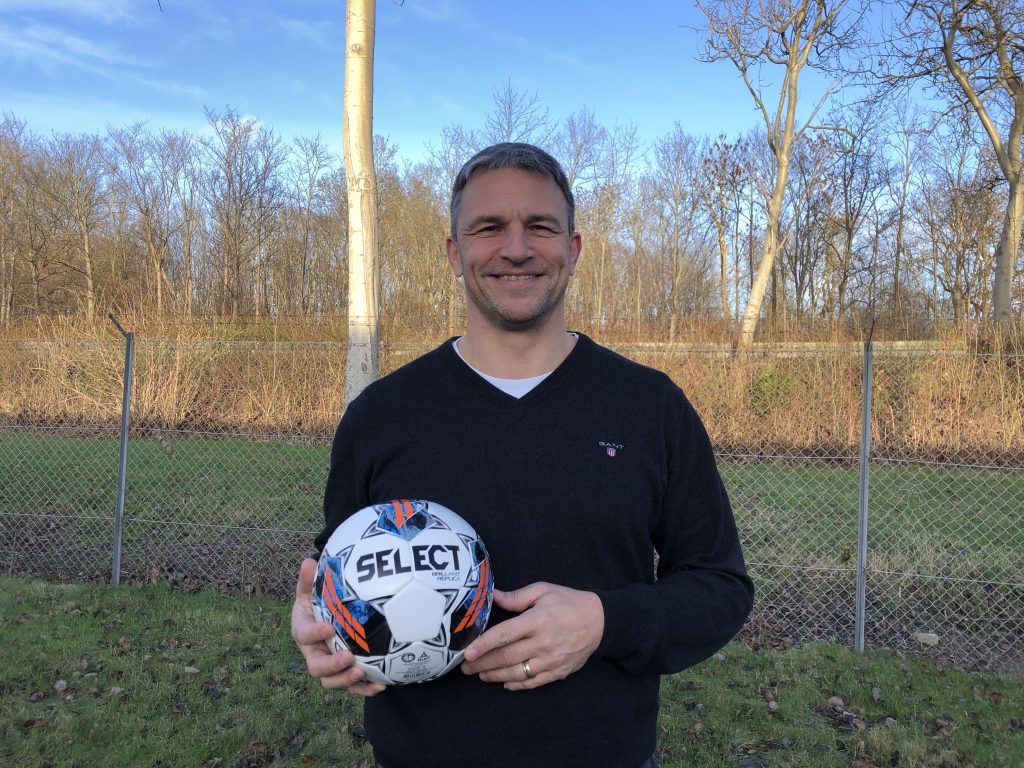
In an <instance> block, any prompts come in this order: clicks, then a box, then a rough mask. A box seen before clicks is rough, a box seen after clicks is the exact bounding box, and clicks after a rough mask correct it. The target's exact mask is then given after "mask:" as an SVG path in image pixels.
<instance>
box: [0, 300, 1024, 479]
mask: <svg viewBox="0 0 1024 768" xmlns="http://www.w3.org/2000/svg"><path fill="white" fill-rule="evenodd" d="M121 322H122V324H123V325H124V326H125V327H126V328H129V329H131V330H133V331H134V332H135V334H136V352H135V367H134V391H133V409H132V414H133V415H132V419H133V423H134V424H136V425H151V426H155V427H161V428H166V429H191V430H211V431H220V432H223V431H228V432H238V433H244V434H264V433H265V434H276V435H304V434H308V435H317V436H321V435H327V436H329V435H330V434H331V432H332V431H333V429H334V426H335V425H336V424H337V420H338V417H339V416H340V413H341V410H342V403H343V401H344V372H345V346H344V328H343V326H342V320H340V319H333V320H330V319H327V320H324V319H321V320H319V321H317V322H313V321H308V322H296V323H292V324H290V325H287V324H284V323H281V322H274V321H269V320H265V321H262V325H260V324H258V323H253V322H251V321H245V322H242V321H238V322H236V321H226V320H218V321H217V323H214V324H211V323H209V322H206V323H205V324H204V323H201V322H199V321H194V322H192V323H181V322H177V321H171V320H168V319H163V320H161V319H160V318H157V319H152V318H127V319H125V318H122V319H121ZM257 326H259V327H257ZM140 329H141V330H140ZM36 332H37V333H40V334H41V333H45V334H46V335H45V337H44V338H37V339H18V338H14V339H8V340H6V341H0V380H3V381H5V382H7V386H5V387H3V388H0V418H2V419H4V420H6V421H14V422H18V423H30V424H40V425H48V424H53V423H63V422H76V423H88V424H98V425H99V424H102V425H111V424H116V423H117V422H118V419H119V418H120V407H121V406H120V404H121V392H122V375H123V367H124V341H123V339H122V338H121V337H120V334H119V333H118V332H117V331H116V329H114V327H113V325H112V324H111V323H110V322H109V321H106V322H102V321H93V322H92V323H86V322H85V321H83V320H81V319H78V320H68V319H59V318H58V319H51V320H49V321H48V325H47V326H46V327H45V328H43V327H41V326H38V327H37V328H36ZM251 336H263V337H264V338H262V339H257V338H250V337H251ZM267 336H270V337H271V338H269V339H268V338H266V337H267ZM310 337H316V339H317V340H315V341H314V340H310ZM325 339H331V340H330V341H325ZM383 339H384V341H383V344H382V350H381V370H382V372H384V373H386V372H388V371H391V370H394V369H395V368H397V367H399V366H400V365H402V364H404V363H405V362H407V361H408V360H410V359H412V358H414V357H416V356H417V355H419V354H422V353H423V352H425V351H427V350H428V349H430V348H431V347H433V346H434V345H435V344H437V343H439V341H440V336H436V335H434V336H431V333H430V331H429V329H423V330H422V332H421V335H420V336H419V337H416V336H415V335H412V334H410V335H408V336H406V337H403V338H402V339H396V338H394V334H393V333H388V332H385V333H383ZM947 343H949V340H947ZM613 346H614V347H615V348H616V349H617V350H618V351H620V352H622V353H623V354H625V355H626V356H628V357H631V358H633V359H635V360H638V361H639V362H641V363H644V364H647V365H651V366H653V367H655V368H659V369H661V370H664V371H666V372H667V373H668V374H669V375H670V376H671V377H672V378H673V379H674V380H675V381H677V382H678V383H679V384H680V385H681V386H682V387H683V389H684V390H685V391H686V393H687V395H688V396H689V398H690V400H691V401H692V402H693V403H694V406H695V407H696V408H697V410H698V412H699V413H700V414H701V417H702V418H703V419H704V422H705V424H706V426H707V428H708V432H709V433H710V434H711V437H712V439H713V441H714V442H715V444H716V445H717V446H718V447H719V450H720V451H721V452H722V453H724V454H733V455H736V456H739V457H744V458H746V457H751V458H757V457H772V458H786V457H801V458H805V457H813V458H818V459H823V460H829V461H850V460H854V459H856V457H857V453H858V446H859V441H860V423H861V399H862V391H861V380H862V376H863V355H862V350H861V347H860V345H858V344H839V343H836V344H831V345H818V344H814V345H802V346H801V345H795V344H794V345H789V346H787V347H784V348H782V347H780V348H773V347H763V348H759V349H755V350H745V351H733V350H731V349H730V348H729V347H728V346H724V345H722V346H708V345H704V346H698V345H696V344H683V343H677V344H671V345H670V344H666V343H658V342H621V343H613ZM958 346H959V347H960V350H961V351H955V350H954V351H948V350H945V349H937V348H935V347H932V348H919V349H907V348H905V347H886V346H884V345H878V344H876V354H875V374H874V383H875V387H874V391H873V401H874V419H873V427H872V430H873V431H872V443H873V446H872V447H873V451H874V452H875V454H876V455H880V456H882V457H892V458H900V457H914V458H922V457H933V458H941V459H945V460H948V459H951V458H955V459H958V460H963V461H965V462H968V463H977V462H979V461H982V462H984V463H999V464H1006V463H1009V462H1011V461H1017V460H1019V459H1020V457H1022V456H1024V358H1022V357H1020V356H1014V355H991V354H980V353H977V352H974V353H972V352H966V351H962V350H963V349H964V347H965V346H966V345H964V344H959V345H958Z"/></svg>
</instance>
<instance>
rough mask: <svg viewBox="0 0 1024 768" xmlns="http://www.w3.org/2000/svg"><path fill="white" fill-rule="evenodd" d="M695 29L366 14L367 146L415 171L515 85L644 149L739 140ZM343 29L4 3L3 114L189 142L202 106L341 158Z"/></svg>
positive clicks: (530, 16) (321, 2)
mask: <svg viewBox="0 0 1024 768" xmlns="http://www.w3.org/2000/svg"><path fill="white" fill-rule="evenodd" d="M161 6H162V10H161ZM627 6H629V7H631V8H632V12H631V13H623V9H624V8H626V7H627ZM701 20H702V16H701V15H700V13H699V11H698V10H697V9H696V6H694V5H693V4H692V3H691V2H688V1H687V0H676V1H673V0H638V2H636V3H632V4H626V3H622V2H621V1H619V2H610V1H606V0H595V1H591V2H583V0H573V1H571V2H559V1H558V0H504V2H502V1H500V0H405V2H404V3H403V4H401V5H399V4H397V3H395V2H393V0H378V4H377V38H376V41H377V42H376V68H375V108H374V109H375V112H374V131H375V132H376V133H380V134H384V135H386V136H388V137H389V138H390V139H391V141H392V142H393V143H395V144H397V145H398V147H399V149H400V154H401V155H402V156H403V157H405V158H408V159H413V160H415V159H418V158H420V157H422V156H423V155H424V153H425V147H426V145H427V142H430V141H432V142H434V143H435V144H436V143H437V142H438V137H439V136H440V131H441V129H442V128H443V127H444V126H445V125H449V124H453V123H456V124H461V125H464V126H465V127H467V128H476V127H479V126H481V125H482V123H483V120H484V116H485V114H486V113H487V112H488V110H489V109H490V107H491V105H492V103H493V97H492V94H493V92H494V91H495V90H496V89H500V88H503V87H504V85H505V83H506V82H511V84H512V86H513V88H515V89H516V90H519V91H526V92H529V93H536V95H537V97H538V99H539V101H540V102H541V103H542V104H543V106H544V107H546V108H547V109H548V111H549V114H550V117H551V118H552V119H554V120H560V119H562V118H564V117H566V116H567V115H569V114H570V113H573V112H576V111H578V110H580V109H582V108H584V107H586V108H588V109H591V110H593V112H594V115H595V117H596V119H597V121H598V122H599V123H601V124H602V125H605V126H612V125H614V124H616V123H634V124H635V125H636V126H637V129H638V133H639V135H640V137H641V138H642V139H643V140H645V141H651V140H653V139H655V138H656V137H658V136H661V135H664V134H665V133H667V132H668V131H670V130H671V129H672V127H673V124H674V123H675V122H677V121H678V122H679V123H680V124H681V125H682V127H683V129H684V130H686V131H688V132H691V133H697V134H718V133H723V132H724V133H726V134H729V135H734V134H736V133H739V132H745V131H746V130H747V129H749V128H751V127H753V126H754V125H755V124H756V121H757V120H758V116H757V115H756V114H755V113H754V112H753V106H752V102H751V100H750V97H749V95H748V94H747V93H746V91H745V89H744V88H743V85H742V82H741V81H740V80H739V78H738V76H737V75H736V73H735V70H733V69H732V67H731V66H730V65H728V64H724V63H719V64H705V63H700V62H698V61H696V56H697V54H698V37H697V34H696V32H695V31H694V29H693V27H696V26H699V24H700V23H701ZM344 31H345V17H344V2H343V0H159V2H158V0H0V72H2V73H3V74H2V75H0V112H3V113H7V114H13V115H14V116H16V117H19V118H21V119H23V120H25V121H26V123H27V124H28V128H29V129H30V130H31V131H33V132H34V133H36V134H38V135H42V136H48V135H49V134H50V133H51V132H89V133H102V132H104V131H105V129H106V126H107V125H108V124H109V125H113V126H115V127H123V126H126V125H129V124H130V123H133V122H136V121H140V120H144V121H148V122H149V124H150V126H151V127H153V128H155V129H160V128H168V129H175V130H180V129H189V130H192V131H196V132H203V131H204V130H205V117H204V115H203V108H204V106H207V107H211V108H213V109H216V110H218V111H221V110H223V109H224V108H225V107H226V106H228V105H230V106H231V107H233V108H234V109H236V110H237V111H238V112H239V114H241V115H245V116H253V117H256V118H258V119H259V120H261V121H263V122H264V123H265V124H267V125H269V126H270V127H272V128H274V129H275V130H277V131H278V132H279V133H280V134H282V135H283V136H284V137H285V138H290V137H292V136H296V135H304V136H313V135H316V134H320V135H321V136H322V137H323V138H324V140H325V141H326V142H328V143H329V144H330V145H331V146H332V147H335V148H337V147H340V137H341V96H342V75H343V67H342V64H343V56H344Z"/></svg>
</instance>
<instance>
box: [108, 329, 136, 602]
mask: <svg viewBox="0 0 1024 768" xmlns="http://www.w3.org/2000/svg"><path fill="white" fill-rule="evenodd" d="M108 317H109V318H110V320H111V322H112V323H113V324H114V325H115V326H116V327H117V330H118V331H120V332H121V335H122V336H124V338H125V347H124V392H123V393H122V395H121V451H120V455H119V457H118V464H117V510H116V512H115V513H114V558H113V562H112V563H111V566H110V583H111V585H113V586H115V587H116V586H117V585H118V584H120V583H121V524H122V522H123V520H124V487H125V479H126V476H127V474H128V418H129V415H130V413H131V398H132V358H133V357H134V354H135V334H134V333H128V332H127V331H125V329H124V328H122V327H121V324H120V323H119V322H117V318H116V317H114V315H113V314H112V313H111V314H108Z"/></svg>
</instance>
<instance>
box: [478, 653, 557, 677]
mask: <svg viewBox="0 0 1024 768" xmlns="http://www.w3.org/2000/svg"><path fill="white" fill-rule="evenodd" d="M515 658H516V659H517V661H514V662H511V663H508V664H504V665H502V666H500V667H489V668H487V669H484V670H482V671H480V672H479V673H478V674H479V677H480V679H481V680H483V681H484V682H485V683H529V682H531V681H532V680H536V679H537V677H539V676H540V675H541V674H543V671H544V670H543V669H542V667H543V664H542V663H541V662H540V660H539V659H538V658H537V657H535V656H534V657H527V656H526V655H524V654H518V655H516V657H515ZM524 661H528V662H529V663H530V674H529V675H527V674H526V667H525V666H524V664H523V662H524ZM539 667H540V668H539Z"/></svg>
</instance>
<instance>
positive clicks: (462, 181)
mask: <svg viewBox="0 0 1024 768" xmlns="http://www.w3.org/2000/svg"><path fill="white" fill-rule="evenodd" d="M502 168H514V169H516V170H519V171H527V172H528V173H536V174H538V175H539V176H547V177H548V178H550V179H551V180H552V181H554V182H555V184H557V185H558V188H559V189H560V190H561V191H562V194H563V195H564V196H565V203H566V206H567V207H568V209H569V233H570V234H572V233H573V232H575V231H576V228H575V224H576V200H575V199H574V198H573V196H572V189H571V188H570V187H569V179H568V177H566V175H565V171H563V170H562V166H561V165H559V164H558V161H557V160H555V158H553V157H552V156H551V155H549V154H548V153H547V152H545V151H544V150H543V149H541V148H540V147H535V146H534V145H533V144H523V143H521V142H503V143H501V144H494V145H492V146H490V147H487V149H482V150H480V151H479V152H477V153H476V154H475V155H473V156H472V157H471V158H469V160H467V161H466V164H465V165H463V166H462V168H461V169H460V170H459V172H458V174H456V176H455V181H454V182H453V183H452V197H451V203H450V204H449V207H448V213H449V216H450V218H451V229H452V232H451V234H452V237H453V238H454V237H456V231H455V222H456V220H457V219H458V216H459V205H460V204H461V203H462V193H463V191H464V190H465V189H466V184H468V183H469V179H470V177H472V175H473V174H474V173H477V172H478V171H497V170H500V169H502Z"/></svg>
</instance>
